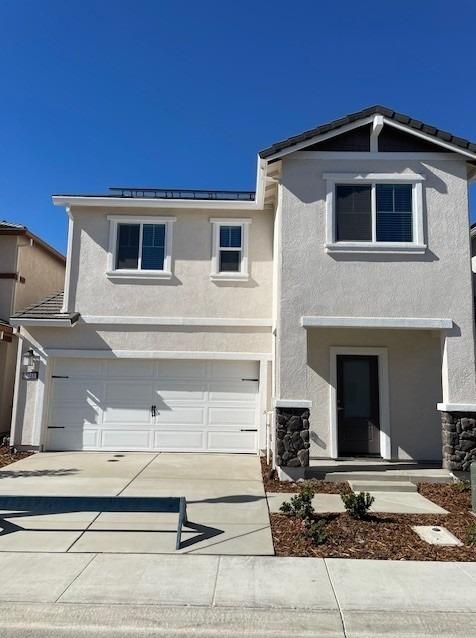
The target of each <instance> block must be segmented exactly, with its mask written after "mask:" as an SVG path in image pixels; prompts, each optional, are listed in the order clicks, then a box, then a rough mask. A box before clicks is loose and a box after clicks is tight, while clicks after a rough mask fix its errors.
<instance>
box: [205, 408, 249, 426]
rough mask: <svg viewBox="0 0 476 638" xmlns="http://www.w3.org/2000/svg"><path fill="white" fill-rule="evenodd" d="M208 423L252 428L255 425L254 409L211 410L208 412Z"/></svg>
mask: <svg viewBox="0 0 476 638" xmlns="http://www.w3.org/2000/svg"><path fill="white" fill-rule="evenodd" d="M208 422H209V423H210V425H211V426H213V425H243V426H247V427H248V426H252V425H254V424H255V423H256V409H255V408H234V409H230V408H213V407H210V408H209V411H208Z"/></svg>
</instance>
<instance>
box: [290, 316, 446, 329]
mask: <svg viewBox="0 0 476 638" xmlns="http://www.w3.org/2000/svg"><path fill="white" fill-rule="evenodd" d="M301 326H302V327H303V328H322V327H327V328H387V329H399V330H450V329H451V328H452V327H453V320H452V319H431V318H412V317H324V316H309V315H307V316H303V317H301Z"/></svg>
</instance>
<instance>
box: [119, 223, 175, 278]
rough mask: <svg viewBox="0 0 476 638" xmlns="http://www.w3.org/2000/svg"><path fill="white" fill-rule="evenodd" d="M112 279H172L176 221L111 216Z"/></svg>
mask: <svg viewBox="0 0 476 638" xmlns="http://www.w3.org/2000/svg"><path fill="white" fill-rule="evenodd" d="M108 219H109V222H110V224H111V227H110V247H109V260H108V261H109V263H108V269H107V274H108V275H109V276H118V277H120V276H134V277H162V276H165V277H167V276H171V274H172V273H171V245H172V223H173V222H174V221H175V218H171V217H154V218H140V219H138V218H135V217H125V216H121V215H117V216H115V217H109V218H108Z"/></svg>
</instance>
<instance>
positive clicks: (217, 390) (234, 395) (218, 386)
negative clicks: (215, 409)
mask: <svg viewBox="0 0 476 638" xmlns="http://www.w3.org/2000/svg"><path fill="white" fill-rule="evenodd" d="M256 393H257V384H256V383H246V382H243V381H240V385H239V386H237V384H236V382H235V383H232V382H231V381H229V382H223V381H212V382H210V385H209V395H208V398H209V400H210V401H248V402H249V403H254V402H255V398H256Z"/></svg>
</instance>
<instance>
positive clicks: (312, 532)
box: [304, 518, 328, 545]
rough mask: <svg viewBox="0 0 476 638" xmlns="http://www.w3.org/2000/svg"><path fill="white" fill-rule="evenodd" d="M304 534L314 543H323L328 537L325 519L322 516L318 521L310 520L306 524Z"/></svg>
mask: <svg viewBox="0 0 476 638" xmlns="http://www.w3.org/2000/svg"><path fill="white" fill-rule="evenodd" d="M304 534H305V536H306V537H307V538H309V539H310V540H311V541H312V542H313V543H314V545H322V544H323V543H325V542H326V540H327V537H328V534H327V531H326V523H325V521H324V520H323V519H322V518H321V519H319V520H318V521H313V522H310V523H309V524H308V525H306V529H305V532H304Z"/></svg>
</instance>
